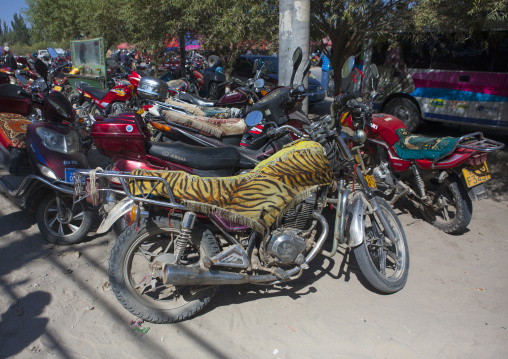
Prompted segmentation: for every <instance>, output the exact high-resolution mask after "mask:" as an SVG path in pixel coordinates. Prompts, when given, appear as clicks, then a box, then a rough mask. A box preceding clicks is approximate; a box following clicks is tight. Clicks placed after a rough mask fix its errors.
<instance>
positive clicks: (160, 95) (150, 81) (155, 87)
mask: <svg viewBox="0 0 508 359" xmlns="http://www.w3.org/2000/svg"><path fill="white" fill-rule="evenodd" d="M168 92H169V87H168V84H167V83H165V82H164V81H162V80H159V79H156V78H154V77H150V76H145V77H142V78H141V80H139V85H138V95H139V96H140V97H142V98H144V99H148V100H155V101H162V102H164V100H165V99H167V98H168Z"/></svg>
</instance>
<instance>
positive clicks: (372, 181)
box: [363, 175, 377, 188]
mask: <svg viewBox="0 0 508 359" xmlns="http://www.w3.org/2000/svg"><path fill="white" fill-rule="evenodd" d="M363 178H365V181H367V185H368V186H369V187H370V188H377V185H376V180H375V179H374V177H372V176H371V175H364V176H363Z"/></svg>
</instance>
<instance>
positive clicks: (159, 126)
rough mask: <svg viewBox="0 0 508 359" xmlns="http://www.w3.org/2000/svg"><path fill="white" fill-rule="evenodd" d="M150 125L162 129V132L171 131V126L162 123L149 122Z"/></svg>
mask: <svg viewBox="0 0 508 359" xmlns="http://www.w3.org/2000/svg"><path fill="white" fill-rule="evenodd" d="M150 125H152V126H153V127H154V128H156V129H157V130H159V131H162V132H169V131H171V127H169V126H166V125H163V124H162V123H158V122H150Z"/></svg>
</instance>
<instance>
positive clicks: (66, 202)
mask: <svg viewBox="0 0 508 359" xmlns="http://www.w3.org/2000/svg"><path fill="white" fill-rule="evenodd" d="M60 198H61V201H62V212H63V213H62V214H59V213H58V207H57V198H56V196H55V194H54V193H49V194H48V195H47V196H46V197H45V198H44V199H43V200H42V201H41V203H39V207H38V209H37V225H38V226H39V230H40V231H41V233H42V235H43V236H44V238H45V239H46V240H47V241H48V242H50V243H54V244H59V245H65V244H76V243H79V242H81V241H82V240H83V239H84V238H85V237H86V235H87V234H88V232H89V231H90V227H91V226H92V219H93V211H92V209H91V208H90V207H88V206H87V205H86V204H84V203H83V202H82V201H80V202H77V203H76V204H74V206H73V200H72V197H70V196H63V195H60Z"/></svg>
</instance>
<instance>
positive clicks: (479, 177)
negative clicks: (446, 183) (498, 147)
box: [462, 162, 490, 187]
mask: <svg viewBox="0 0 508 359" xmlns="http://www.w3.org/2000/svg"><path fill="white" fill-rule="evenodd" d="M462 173H463V174H464V179H465V180H466V184H467V186H468V187H474V186H476V185H478V184H480V183H483V182H485V181H488V180H489V179H490V173H489V168H488V167H487V162H483V163H482V164H481V165H478V166H467V167H466V168H463V169H462Z"/></svg>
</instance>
